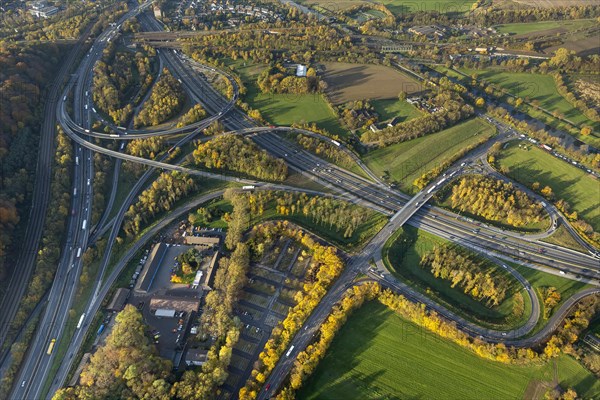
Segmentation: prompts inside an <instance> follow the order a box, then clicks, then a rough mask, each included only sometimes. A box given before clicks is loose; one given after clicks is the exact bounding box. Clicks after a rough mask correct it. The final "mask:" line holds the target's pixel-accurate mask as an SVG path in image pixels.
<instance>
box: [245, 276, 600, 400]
mask: <svg viewBox="0 0 600 400" xmlns="http://www.w3.org/2000/svg"><path fill="white" fill-rule="evenodd" d="M375 298H377V300H378V301H379V302H380V303H382V304H383V305H385V306H387V307H388V308H390V309H391V310H393V311H394V312H396V313H397V314H399V315H400V316H401V317H402V318H405V319H407V320H409V321H410V322H412V323H415V324H417V325H419V326H422V327H424V328H425V329H427V330H429V331H431V332H433V333H435V334H437V335H439V336H441V337H442V338H446V339H449V340H451V341H452V342H454V343H457V344H458V345H460V346H462V347H465V348H467V349H469V350H470V351H472V352H474V353H475V354H477V355H478V356H480V357H483V358H487V359H490V360H493V361H497V362H502V363H507V364H508V363H510V364H528V363H532V362H540V361H545V360H548V359H551V358H552V357H556V356H557V355H558V354H559V353H560V352H561V351H564V352H565V353H567V354H572V355H574V356H575V357H579V356H580V352H577V351H576V350H575V349H573V347H572V344H573V343H574V342H575V341H576V340H577V338H578V337H579V334H580V333H581V332H582V331H583V330H584V329H585V328H587V326H588V325H589V321H590V319H591V318H592V317H593V316H594V315H595V314H596V313H597V312H598V311H600V296H597V295H596V296H590V297H587V298H586V299H584V300H583V301H581V302H580V303H578V304H577V306H576V308H575V310H573V311H572V312H571V313H570V315H569V316H567V318H566V319H565V321H564V322H563V324H562V325H561V327H560V328H559V329H558V331H557V332H556V334H555V335H554V336H552V337H551V338H550V339H549V340H548V341H547V342H546V343H545V344H542V347H541V349H543V350H541V351H540V350H536V349H533V348H518V349H517V348H514V347H506V345H504V344H503V343H485V342H483V341H482V340H480V339H479V338H477V337H471V336H468V335H467V334H465V333H464V332H462V331H461V330H459V329H458V328H457V326H456V323H455V322H450V321H447V320H445V319H444V318H442V317H440V316H439V315H438V314H437V313H436V312H435V311H430V310H428V309H427V308H426V307H425V306H424V304H420V303H413V302H411V301H409V300H408V299H406V298H405V297H404V296H402V295H399V294H395V293H393V292H392V291H390V290H389V289H385V290H382V289H381V287H380V286H379V284H378V283H367V284H363V285H361V286H354V287H353V288H351V289H349V290H348V291H347V292H346V293H345V295H344V297H343V298H342V299H341V300H340V302H339V303H338V304H336V305H335V306H334V307H333V309H332V312H331V314H330V315H329V317H328V318H327V320H326V321H325V322H324V323H323V325H322V326H321V328H320V330H319V332H318V334H319V336H317V338H316V339H315V341H314V342H313V343H311V344H309V345H308V346H307V348H306V349H305V350H304V351H302V352H301V353H300V354H298V357H297V359H296V361H295V362H294V366H293V368H292V370H291V372H290V379H289V383H288V385H287V386H285V387H284V388H283V389H282V390H281V391H280V392H279V393H278V394H277V396H276V399H277V400H292V399H294V398H295V391H296V390H297V389H298V388H300V387H301V385H302V383H303V381H305V380H306V379H307V378H308V376H310V374H312V373H313V372H314V370H315V369H316V368H317V366H318V363H319V361H320V360H321V359H322V358H323V357H324V356H325V353H326V351H327V349H328V347H329V345H330V344H331V342H332V340H333V338H334V336H335V334H336V333H337V332H338V331H339V330H340V328H341V327H342V326H343V325H344V323H345V322H346V320H347V319H348V316H350V315H351V314H352V312H353V311H354V310H356V309H357V308H359V307H361V306H362V305H363V304H364V302H365V301H371V300H373V299H375ZM597 360H598V357H595V358H594V357H589V358H588V359H587V361H588V362H591V363H593V364H591V365H592V366H593V367H596V368H597V365H598V361H597ZM552 395H554V393H553V394H552ZM250 398H252V397H250ZM546 398H549V399H565V400H566V399H569V400H574V399H575V398H577V394H576V393H575V391H574V390H572V389H569V390H567V391H566V392H565V393H563V394H562V395H554V397H552V396H550V397H546Z"/></svg>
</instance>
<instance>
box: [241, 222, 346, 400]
mask: <svg viewBox="0 0 600 400" xmlns="http://www.w3.org/2000/svg"><path fill="white" fill-rule="evenodd" d="M281 237H289V238H292V239H295V240H296V241H298V242H299V243H300V244H301V245H303V246H304V247H306V248H307V249H308V252H309V253H310V255H311V261H310V265H309V267H308V272H307V273H306V277H305V283H304V285H303V287H302V290H301V291H299V292H298V293H297V294H296V296H295V297H294V300H295V302H296V305H295V306H294V307H292V308H290V310H289V312H288V315H287V316H286V317H285V319H284V320H283V321H281V322H280V323H279V324H278V325H277V326H276V327H275V328H274V329H273V331H272V332H271V337H270V338H269V340H268V341H267V343H266V344H265V347H264V349H263V351H262V352H261V353H260V354H259V356H258V361H257V362H256V363H255V364H254V369H253V371H252V373H251V377H250V379H249V380H248V381H247V382H246V385H245V386H244V387H243V388H242V389H241V390H240V392H239V398H240V399H241V400H247V399H255V398H256V396H257V394H258V392H259V390H260V387H261V385H262V384H263V383H264V381H265V379H266V378H267V377H268V376H269V374H270V373H271V371H272V370H273V368H275V365H276V364H277V362H278V361H279V359H280V357H281V355H282V354H283V353H284V352H285V350H286V349H287V347H288V345H289V343H290V341H291V339H292V338H293V337H294V335H295V334H296V332H298V330H299V329H300V328H301V327H302V324H303V323H304V321H305V320H306V319H307V318H308V317H309V315H310V314H311V312H312V311H313V310H314V308H315V307H316V306H317V304H318V303H319V301H320V300H321V299H322V298H323V296H324V295H325V293H326V292H327V289H328V288H329V286H330V285H331V283H332V282H333V281H334V280H335V278H337V277H338V275H339V274H340V273H341V272H342V270H343V268H344V263H343V261H342V259H341V258H340V256H339V255H338V254H337V249H336V248H335V247H331V246H324V245H322V244H320V243H319V242H317V241H316V240H315V239H313V238H312V237H311V236H310V235H308V234H305V233H304V232H303V231H302V230H300V229H297V228H294V227H292V226H290V225H289V224H288V223H287V222H277V223H269V224H263V225H258V226H255V227H254V228H253V229H252V232H251V233H250V239H249V245H250V247H251V250H252V252H253V253H255V254H254V256H257V257H260V256H262V254H261V249H267V248H269V247H270V246H271V245H272V243H273V241H275V240H278V239H279V238H281Z"/></svg>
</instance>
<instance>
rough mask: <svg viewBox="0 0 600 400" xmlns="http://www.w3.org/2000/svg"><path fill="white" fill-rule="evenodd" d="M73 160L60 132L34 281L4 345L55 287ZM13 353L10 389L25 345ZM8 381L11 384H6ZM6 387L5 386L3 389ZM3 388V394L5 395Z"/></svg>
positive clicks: (70, 149)
mask: <svg viewBox="0 0 600 400" xmlns="http://www.w3.org/2000/svg"><path fill="white" fill-rule="evenodd" d="M72 157H73V147H72V145H71V141H70V140H69V138H68V137H67V136H66V135H65V134H64V133H63V132H62V131H61V130H60V129H58V135H57V137H56V153H55V156H54V166H53V171H52V175H51V177H52V178H51V179H52V181H51V183H50V203H49V205H48V210H54V212H48V213H47V214H46V217H45V220H44V231H43V233H42V240H41V243H40V248H39V251H38V256H37V259H36V264H35V270H34V274H33V277H32V279H31V281H30V282H29V284H28V286H27V290H26V292H25V295H24V296H23V298H22V299H21V302H20V304H19V309H18V311H17V314H16V315H15V318H14V319H13V321H12V323H11V325H10V328H9V331H8V335H7V339H6V341H5V342H4V343H5V344H9V343H11V341H12V339H13V338H15V336H16V334H17V332H18V330H19V329H20V328H21V326H22V325H23V324H24V323H25V321H26V320H27V317H28V316H29V315H30V313H31V311H32V310H33V309H34V308H35V306H36V305H37V304H38V303H39V301H40V300H41V298H42V297H43V296H44V293H46V291H47V290H48V289H50V286H51V284H52V280H53V279H54V273H55V272H56V266H57V265H58V261H59V258H60V245H61V238H62V237H63V234H64V232H65V228H66V220H67V218H68V215H69V214H70V210H69V205H70V202H71V170H70V168H71V165H72ZM15 346H16V348H15V349H12V348H11V351H13V350H14V352H13V353H12V354H13V359H12V361H13V363H12V364H11V366H10V368H9V370H8V371H7V373H6V374H5V376H4V380H3V381H2V383H6V384H7V385H8V386H9V387H10V382H11V381H12V379H13V377H14V374H15V373H16V372H17V369H18V366H19V363H20V362H21V361H22V357H23V354H24V349H22V348H21V350H23V351H18V348H20V347H22V344H19V343H16V344H15ZM7 382H8V383H7ZM2 388H4V386H2ZM2 393H3V392H2V390H1V389H0V394H2Z"/></svg>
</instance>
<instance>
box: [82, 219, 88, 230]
mask: <svg viewBox="0 0 600 400" xmlns="http://www.w3.org/2000/svg"><path fill="white" fill-rule="evenodd" d="M86 226H87V219H84V220H83V223H82V224H81V229H83V230H84V231H85V227H86Z"/></svg>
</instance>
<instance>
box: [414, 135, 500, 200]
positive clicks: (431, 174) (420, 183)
mask: <svg viewBox="0 0 600 400" xmlns="http://www.w3.org/2000/svg"><path fill="white" fill-rule="evenodd" d="M487 141H488V139H487V138H486V137H485V136H480V137H479V139H478V140H477V142H475V143H472V144H470V145H468V146H466V147H463V148H462V149H460V150H459V151H458V152H456V153H454V155H453V156H452V157H450V158H447V159H445V160H444V161H442V162H441V163H439V164H437V165H436V166H435V167H433V168H432V169H430V170H429V171H425V172H424V173H422V174H421V176H419V177H418V178H416V179H415V180H414V181H413V185H414V186H416V187H417V188H418V189H419V190H421V189H423V188H424V187H425V186H427V185H429V183H430V182H431V181H433V180H434V179H435V178H437V177H438V176H439V175H440V174H441V173H442V171H444V170H446V169H448V168H449V167H450V166H451V165H452V164H454V163H455V162H456V161H458V160H460V159H461V158H463V157H464V156H465V155H466V154H467V153H468V152H470V151H471V150H473V149H474V148H476V147H478V146H480V145H481V144H483V143H485V142H487Z"/></svg>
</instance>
